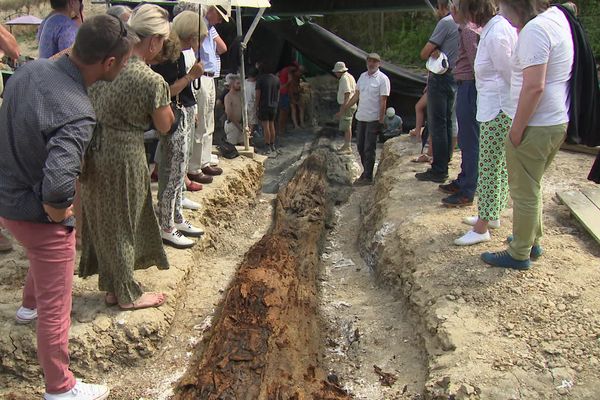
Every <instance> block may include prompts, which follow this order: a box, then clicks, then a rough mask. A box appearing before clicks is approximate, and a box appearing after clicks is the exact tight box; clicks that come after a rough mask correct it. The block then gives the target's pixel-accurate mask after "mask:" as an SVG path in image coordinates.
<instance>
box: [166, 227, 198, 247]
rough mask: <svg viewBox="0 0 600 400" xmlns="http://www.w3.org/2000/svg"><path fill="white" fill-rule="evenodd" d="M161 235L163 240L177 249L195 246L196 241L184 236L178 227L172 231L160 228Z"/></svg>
mask: <svg viewBox="0 0 600 400" xmlns="http://www.w3.org/2000/svg"><path fill="white" fill-rule="evenodd" d="M160 236H161V237H162V241H163V243H164V244H168V245H169V246H173V247H175V248H176V249H189V248H190V247H193V246H194V245H195V244H196V242H194V241H193V240H190V239H188V238H186V237H185V236H183V235H182V234H181V232H179V231H178V230H177V229H173V230H172V231H171V232H165V231H164V230H162V229H161V230H160Z"/></svg>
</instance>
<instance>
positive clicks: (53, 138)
mask: <svg viewBox="0 0 600 400" xmlns="http://www.w3.org/2000/svg"><path fill="white" fill-rule="evenodd" d="M95 125H96V115H95V113H94V109H93V108H92V104H91V103H90V100H89V98H88V95H87V90H86V88H85V84H84V81H83V77H82V76H81V73H80V72H79V69H78V68H77V67H76V66H75V64H73V63H72V62H71V60H70V59H69V57H68V56H64V57H62V58H60V59H59V60H57V61H50V60H37V61H32V62H29V63H27V64H25V65H24V66H22V67H21V68H19V69H18V70H17V72H16V73H15V74H14V75H13V76H12V77H11V78H10V80H9V81H8V82H7V84H6V88H5V91H4V101H3V103H2V107H1V108H0V216H2V217H4V218H7V219H12V220H18V221H32V222H48V219H47V216H46V213H45V212H44V209H43V207H42V204H47V205H50V206H53V207H56V208H66V207H68V206H70V205H71V204H72V203H73V197H74V195H75V180H76V178H77V176H78V175H79V173H80V172H81V160H82V159H83V153H84V151H85V149H86V147H87V145H88V143H89V142H90V140H91V138H92V133H93V130H94V127H95ZM73 223H74V221H73V218H70V219H69V220H67V221H64V224H65V225H70V226H72V225H73Z"/></svg>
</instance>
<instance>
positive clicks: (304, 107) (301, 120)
mask: <svg viewBox="0 0 600 400" xmlns="http://www.w3.org/2000/svg"><path fill="white" fill-rule="evenodd" d="M298 108H299V109H300V121H299V122H300V127H301V128H304V112H305V111H306V106H305V104H304V103H303V102H300V103H298Z"/></svg>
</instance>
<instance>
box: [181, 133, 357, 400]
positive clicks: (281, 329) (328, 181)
mask: <svg viewBox="0 0 600 400" xmlns="http://www.w3.org/2000/svg"><path fill="white" fill-rule="evenodd" d="M313 149H314V150H313V152H312V154H311V155H310V156H308V157H307V158H306V159H305V160H304V162H303V163H302V165H301V166H300V167H299V169H298V171H297V173H296V175H295V176H294V177H293V178H292V180H291V181H290V182H289V183H288V184H287V186H286V187H285V188H284V189H282V190H280V192H279V195H278V196H277V199H276V206H275V211H274V221H273V225H272V228H271V230H270V232H269V233H267V234H266V235H265V236H264V237H263V238H262V239H261V240H260V241H259V242H258V243H256V244H255V245H254V246H253V247H252V248H251V249H250V250H249V252H248V253H247V254H246V256H245V258H244V260H243V262H242V263H241V265H240V267H239V269H238V272H237V274H236V276H235V278H234V280H233V281H232V283H231V285H230V287H229V289H228V290H227V291H226V293H225V297H224V300H223V303H222V304H221V306H220V310H219V312H218V316H217V318H216V322H215V324H214V327H213V330H212V332H211V335H210V337H208V338H207V339H206V340H205V342H204V343H202V344H201V345H200V347H199V348H198V350H197V352H198V354H197V358H196V361H194V362H192V364H191V365H190V367H189V369H188V371H187V372H186V374H185V375H184V377H183V378H182V379H181V381H180V382H179V384H178V387H177V389H176V395H175V399H181V400H183V399H305V398H311V399H332V400H333V399H348V398H350V396H349V395H348V394H347V393H346V392H345V391H344V390H342V389H341V388H340V387H339V386H338V385H337V384H336V383H330V382H329V381H327V379H326V373H325V371H324V370H323V369H322V360H321V329H320V322H319V321H320V319H319V294H318V286H317V277H318V275H319V268H320V254H321V248H322V245H323V241H324V237H325V233H326V228H327V226H328V224H329V221H330V220H331V218H332V211H333V206H334V205H335V204H336V203H338V204H339V203H340V202H343V201H344V200H345V199H346V198H347V197H348V195H349V193H350V189H349V182H350V169H349V167H348V166H347V165H346V160H345V159H343V158H341V157H340V156H338V155H336V154H335V153H333V152H332V151H331V150H330V146H329V141H328V140H327V139H325V138H321V139H318V140H316V141H315V143H314V145H313Z"/></svg>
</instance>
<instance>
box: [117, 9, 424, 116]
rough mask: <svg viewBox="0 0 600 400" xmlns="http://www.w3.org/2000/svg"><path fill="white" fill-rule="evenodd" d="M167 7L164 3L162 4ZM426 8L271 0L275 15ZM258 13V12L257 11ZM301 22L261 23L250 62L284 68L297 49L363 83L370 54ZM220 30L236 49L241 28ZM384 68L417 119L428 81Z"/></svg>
mask: <svg viewBox="0 0 600 400" xmlns="http://www.w3.org/2000/svg"><path fill="white" fill-rule="evenodd" d="M128 3H129V4H130V5H131V2H130V1H127V0H118V1H112V4H128ZM164 3H165V2H164V1H163V2H161V5H162V4H164ZM168 3H171V2H167V4H168ZM172 3H176V1H173V2H172ZM432 3H435V0H432ZM426 7H429V6H428V3H427V2H426V0H395V1H389V0H371V1H366V0H314V1H313V0H303V1H299V0H271V8H270V9H269V14H277V13H278V12H279V13H282V14H293V15H298V16H301V15H304V14H315V13H322V14H329V13H332V12H351V11H357V10H363V11H383V10H391V9H394V10H400V9H405V10H406V9H415V8H426ZM248 11H252V9H248ZM253 12H254V13H255V12H256V10H254V11H253ZM268 19H271V18H268ZM296 21H297V20H296V19H295V18H283V19H280V20H263V21H261V22H260V23H259V25H258V28H257V30H256V32H255V33H254V36H253V38H252V40H251V42H250V43H249V46H248V51H247V61H248V62H249V63H251V64H253V63H254V62H255V61H265V60H268V61H270V62H272V63H273V64H274V65H278V66H280V67H282V66H284V65H287V64H288V62H289V61H290V60H291V58H292V57H291V50H292V47H293V48H295V49H296V50H297V51H298V52H300V53H301V54H302V55H303V56H304V57H306V58H307V59H309V60H310V61H311V62H312V63H314V64H315V65H317V66H319V67H320V68H322V69H323V70H325V71H331V69H332V68H333V65H334V64H335V63H336V62H337V61H344V62H345V63H346V65H347V66H348V68H349V70H350V73H351V74H352V75H353V76H354V77H356V78H357V79H358V77H359V76H360V74H361V73H362V72H364V71H365V70H366V60H365V58H366V54H367V52H365V51H363V50H361V49H359V48H358V47H356V46H354V45H352V44H351V43H348V42H346V41H345V40H343V39H342V38H340V37H338V36H336V35H335V34H333V33H332V32H330V31H328V30H326V29H325V28H322V27H321V26H319V25H317V24H315V23H311V22H305V23H300V24H298V23H297V22H296ZM251 22H252V17H250V16H247V17H245V18H244V31H246V29H247V28H248V26H249V25H250V23H251ZM217 29H218V31H219V33H220V34H221V36H222V37H223V38H224V40H225V41H226V42H227V43H228V45H231V43H233V41H234V40H235V37H236V28H235V24H234V23H233V22H230V23H229V24H221V25H219V26H217ZM370 51H375V52H376V51H377V49H369V52H370ZM231 56H232V57H229V56H228V55H224V56H222V60H223V68H224V71H227V70H231V69H232V68H231V67H232V65H231V64H232V60H236V59H237V57H236V56H235V55H233V54H231ZM381 69H382V70H383V71H384V73H385V74H386V75H387V76H388V77H389V78H390V83H391V87H392V93H391V96H390V99H389V104H390V105H391V106H393V107H395V108H396V111H397V112H399V113H400V114H401V115H402V116H403V117H404V116H407V115H414V105H415V103H416V101H417V100H418V99H419V97H420V96H421V95H422V93H423V89H424V87H425V78H424V77H423V76H421V75H418V74H414V73H412V72H410V71H407V70H405V69H403V68H400V67H398V66H396V65H394V64H391V63H387V62H384V63H382V68H381Z"/></svg>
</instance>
